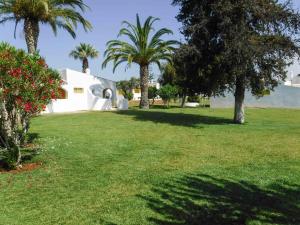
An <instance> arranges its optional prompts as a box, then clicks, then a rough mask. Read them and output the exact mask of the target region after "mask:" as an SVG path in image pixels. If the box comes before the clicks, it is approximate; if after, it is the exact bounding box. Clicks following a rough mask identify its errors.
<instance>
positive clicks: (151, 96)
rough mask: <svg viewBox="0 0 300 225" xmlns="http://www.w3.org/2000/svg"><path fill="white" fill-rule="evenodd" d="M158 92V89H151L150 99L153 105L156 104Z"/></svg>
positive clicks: (149, 90)
mask: <svg viewBox="0 0 300 225" xmlns="http://www.w3.org/2000/svg"><path fill="white" fill-rule="evenodd" d="M157 93H158V90H157V88H156V87H149V89H148V98H149V99H152V104H154V101H155V98H156V97H157Z"/></svg>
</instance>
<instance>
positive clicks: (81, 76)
mask: <svg viewBox="0 0 300 225" xmlns="http://www.w3.org/2000/svg"><path fill="white" fill-rule="evenodd" d="M60 74H61V78H62V80H63V81H64V84H63V85H62V89H61V95H62V97H61V99H57V100H53V102H52V103H51V104H49V105H48V106H47V109H46V111H45V113H61V112H76V111H87V110H113V109H128V102H127V100H125V99H124V98H123V97H122V96H118V95H117V88H116V82H114V81H111V80H107V79H104V78H101V77H96V76H93V75H90V74H89V72H88V73H81V72H77V71H74V70H70V69H64V70H62V71H61V72H60Z"/></svg>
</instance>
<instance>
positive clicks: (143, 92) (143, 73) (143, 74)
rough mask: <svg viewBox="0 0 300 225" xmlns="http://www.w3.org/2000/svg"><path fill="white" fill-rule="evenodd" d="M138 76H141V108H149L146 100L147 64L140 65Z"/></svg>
mask: <svg viewBox="0 0 300 225" xmlns="http://www.w3.org/2000/svg"><path fill="white" fill-rule="evenodd" d="M140 78H141V102H140V108H141V109H149V100H148V84H149V66H148V65H141V66H140Z"/></svg>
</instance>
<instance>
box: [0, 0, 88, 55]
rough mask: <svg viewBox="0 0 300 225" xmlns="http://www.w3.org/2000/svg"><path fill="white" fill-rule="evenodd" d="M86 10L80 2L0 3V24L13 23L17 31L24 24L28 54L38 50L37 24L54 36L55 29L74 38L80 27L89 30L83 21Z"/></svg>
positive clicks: (4, 0) (33, 0) (26, 0)
mask: <svg viewBox="0 0 300 225" xmlns="http://www.w3.org/2000/svg"><path fill="white" fill-rule="evenodd" d="M87 8H88V6H87V5H85V4H84V2H83V0H0V23H5V22H7V21H14V22H15V33H14V34H15V36H16V28H17V26H18V24H19V23H20V22H23V30H24V33H25V40H26V44H27V48H28V52H29V53H30V54H33V53H35V52H36V50H37V44H38V38H39V33H40V24H48V25H50V26H51V28H52V30H53V32H54V34H55V35H56V33H57V29H58V28H60V29H63V30H66V31H67V32H68V33H70V35H71V36H72V37H73V38H75V37H76V33H75V29H76V28H77V25H78V24H82V26H83V28H84V29H85V31H88V30H91V29H92V26H91V24H90V23H89V22H88V21H87V20H86V19H84V18H83V16H82V15H81V14H80V12H84V11H85V9H87Z"/></svg>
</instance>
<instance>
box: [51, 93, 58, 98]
mask: <svg viewBox="0 0 300 225" xmlns="http://www.w3.org/2000/svg"><path fill="white" fill-rule="evenodd" d="M56 98H57V96H56V94H55V92H54V91H52V92H51V99H56Z"/></svg>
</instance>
